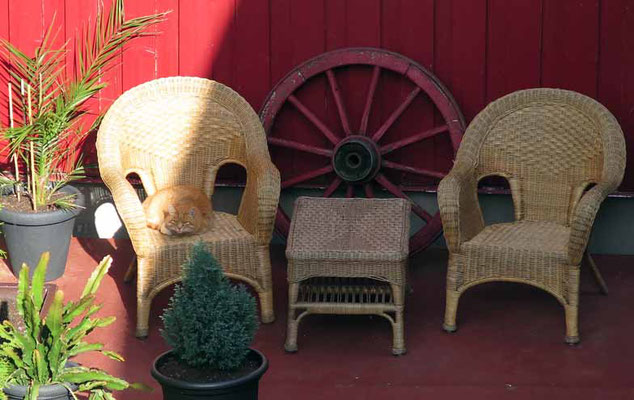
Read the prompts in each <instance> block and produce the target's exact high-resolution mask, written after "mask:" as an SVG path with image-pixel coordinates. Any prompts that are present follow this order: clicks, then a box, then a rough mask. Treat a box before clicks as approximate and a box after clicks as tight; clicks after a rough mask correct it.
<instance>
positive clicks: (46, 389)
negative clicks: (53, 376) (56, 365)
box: [2, 361, 79, 400]
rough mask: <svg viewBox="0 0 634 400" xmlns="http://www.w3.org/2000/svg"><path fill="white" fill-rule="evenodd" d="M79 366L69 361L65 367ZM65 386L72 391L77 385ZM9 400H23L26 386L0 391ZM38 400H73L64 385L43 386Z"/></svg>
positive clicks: (14, 386) (15, 386)
mask: <svg viewBox="0 0 634 400" xmlns="http://www.w3.org/2000/svg"><path fill="white" fill-rule="evenodd" d="M78 365H79V364H77V363H75V362H72V361H69V362H68V363H66V367H76V366H78ZM67 386H68V387H69V388H70V389H71V390H72V391H75V390H77V385H75V384H73V383H68V384H67ZM2 390H3V391H4V394H6V395H7V397H8V399H9V400H23V399H24V396H26V386H18V385H13V386H9V387H6V388H3V389H2ZM37 398H38V400H74V399H75V398H74V397H73V395H72V393H71V392H70V391H69V390H68V389H67V388H66V386H64V385H60V384H55V385H45V386H42V387H40V392H39V394H38V396H37Z"/></svg>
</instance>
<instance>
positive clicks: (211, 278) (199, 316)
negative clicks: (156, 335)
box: [161, 243, 258, 370]
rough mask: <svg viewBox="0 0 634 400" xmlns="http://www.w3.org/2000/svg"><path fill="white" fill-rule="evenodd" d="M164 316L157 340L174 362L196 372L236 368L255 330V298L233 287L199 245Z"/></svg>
mask: <svg viewBox="0 0 634 400" xmlns="http://www.w3.org/2000/svg"><path fill="white" fill-rule="evenodd" d="M183 274H184V275H183V281H182V283H181V284H180V285H177V286H176V288H175V290H174V295H173V296H172V298H171V299H170V302H169V306H168V308H167V309H166V310H165V313H164V314H163V317H162V319H163V323H164V329H163V330H162V331H161V334H162V336H163V338H164V339H165V341H166V342H167V343H168V344H169V345H170V346H171V347H172V348H173V352H174V354H175V355H176V357H177V358H178V360H179V361H180V362H182V363H184V364H185V365H188V366H190V367H196V368H215V369H219V370H232V369H236V368H239V367H240V366H241V365H242V363H243V361H244V359H245V357H246V356H247V354H248V352H249V346H250V345H251V342H252V341H253V337H254V335H255V331H256V330H257V328H258V320H257V316H256V306H255V300H254V299H253V296H252V295H251V294H250V293H249V292H247V291H246V289H245V288H244V286H235V285H232V284H231V283H230V282H229V280H228V279H227V278H226V277H225V276H224V274H223V272H222V269H221V268H220V265H219V264H218V261H217V260H216V259H215V258H214V257H213V256H212V254H211V253H210V252H209V251H208V250H207V249H206V248H205V245H204V244H203V243H198V244H196V245H195V246H194V248H193V250H192V253H191V256H190V258H189V260H188V261H187V262H186V263H185V266H184V269H183Z"/></svg>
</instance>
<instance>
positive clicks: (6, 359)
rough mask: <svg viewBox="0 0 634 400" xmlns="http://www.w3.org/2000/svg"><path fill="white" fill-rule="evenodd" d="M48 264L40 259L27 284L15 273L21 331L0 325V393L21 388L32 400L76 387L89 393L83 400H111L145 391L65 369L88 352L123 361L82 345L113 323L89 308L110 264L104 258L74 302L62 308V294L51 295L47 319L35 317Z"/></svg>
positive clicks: (25, 272) (100, 374) (92, 372)
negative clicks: (57, 388) (120, 393)
mask: <svg viewBox="0 0 634 400" xmlns="http://www.w3.org/2000/svg"><path fill="white" fill-rule="evenodd" d="M48 260H49V253H44V254H42V257H41V258H40V261H39V263H38V265H37V267H36V268H35V270H34V272H33V278H32V279H29V268H28V266H26V265H24V266H23V267H22V270H21V271H20V276H19V280H18V294H17V297H16V308H17V310H18V313H19V314H20V316H21V317H22V319H23V321H24V327H25V328H24V331H23V332H21V331H20V330H18V329H17V328H16V327H15V326H14V325H12V324H11V322H10V321H4V323H3V324H2V325H0V355H1V356H0V383H1V384H2V387H3V388H4V387H6V386H9V385H19V386H25V387H27V394H26V397H25V399H27V400H35V399H37V398H38V392H39V389H40V387H42V386H43V385H51V384H62V385H67V386H68V384H76V385H77V386H78V390H77V392H86V393H89V396H90V397H89V400H99V399H105V400H113V399H114V397H113V396H112V394H111V393H110V391H112V390H123V389H127V388H130V387H131V388H139V389H141V388H145V386H144V385H141V384H130V383H128V382H126V381H125V380H123V379H120V378H116V377H113V376H111V375H109V374H108V373H106V372H104V371H102V370H99V369H94V368H88V367H84V366H69V365H68V361H69V359H70V358H71V357H73V356H76V355H78V354H81V353H86V352H91V351H95V352H99V353H101V354H103V355H105V356H106V357H109V358H111V359H113V360H117V361H123V357H121V356H120V355H119V354H117V353H115V352H112V351H108V350H104V346H103V344H101V343H87V342H85V341H84V339H85V338H86V336H87V335H89V334H90V333H91V332H92V331H93V330H94V329H96V328H101V327H106V326H108V325H110V324H112V323H113V322H114V320H115V317H105V318H104V317H95V314H96V313H97V312H98V311H99V310H100V309H101V307H102V306H101V305H99V304H95V303H94V302H95V293H96V292H97V289H98V288H99V285H100V283H101V280H102V279H103V277H104V276H105V275H106V273H107V272H108V269H109V268H110V265H111V263H112V258H111V257H110V256H107V257H105V258H104V259H103V260H102V261H101V262H100V263H99V265H98V266H97V267H96V269H95V270H94V271H93V273H92V275H91V276H90V278H89V279H88V281H87V282H86V286H85V287H84V290H83V292H82V294H81V298H80V299H79V300H78V301H69V302H67V303H66V304H64V292H62V291H61V290H57V291H56V292H55V294H54V298H53V301H52V303H51V306H50V308H49V310H48V312H47V314H46V315H45V316H41V315H40V314H41V312H42V307H43V304H44V277H45V275H46V268H47V265H48ZM3 379H4V382H2V380H3ZM3 398H6V397H5V396H4V394H3V393H2V392H1V391H0V399H3Z"/></svg>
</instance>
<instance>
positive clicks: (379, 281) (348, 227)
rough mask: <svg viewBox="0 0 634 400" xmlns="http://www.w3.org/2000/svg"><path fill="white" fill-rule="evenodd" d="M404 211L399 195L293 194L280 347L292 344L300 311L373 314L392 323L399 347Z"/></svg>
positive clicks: (399, 349) (396, 349)
mask: <svg viewBox="0 0 634 400" xmlns="http://www.w3.org/2000/svg"><path fill="white" fill-rule="evenodd" d="M409 212H410V203H409V202H408V201H406V200H403V199H337V198H319V197H300V198H298V199H297V201H296V203H295V211H294V214H293V219H292V222H291V228H290V233H289V237H288V247H287V249H286V256H287V258H288V282H289V296H288V297H289V310H288V328H287V329H288V330H287V335H286V344H285V349H286V351H289V352H294V351H297V329H298V325H299V322H300V321H301V319H302V318H304V317H305V316H306V315H309V314H376V315H380V316H382V317H385V318H387V319H388V320H389V321H390V323H391V324H392V330H393V336H394V337H393V346H392V353H393V354H395V355H400V354H404V353H405V340H404V336H403V308H404V288H405V284H406V267H407V257H408V253H409V225H410V223H409Z"/></svg>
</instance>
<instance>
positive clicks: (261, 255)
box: [257, 244, 275, 324]
mask: <svg viewBox="0 0 634 400" xmlns="http://www.w3.org/2000/svg"><path fill="white" fill-rule="evenodd" d="M257 256H258V261H259V262H260V271H259V273H258V275H259V280H260V284H261V285H262V287H263V288H264V290H263V291H261V292H259V293H258V295H259V297H260V312H261V316H260V320H261V321H262V323H263V324H270V323H271V322H273V321H275V311H274V310H273V278H272V276H271V255H270V253H269V246H268V244H267V245H261V246H258V249H257Z"/></svg>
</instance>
